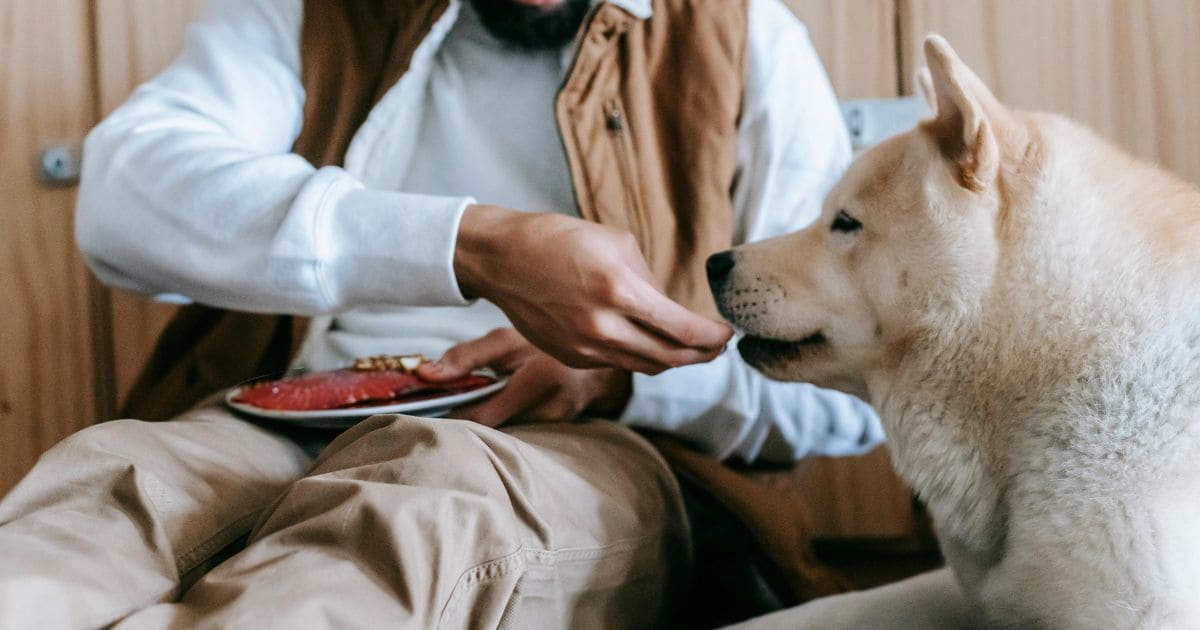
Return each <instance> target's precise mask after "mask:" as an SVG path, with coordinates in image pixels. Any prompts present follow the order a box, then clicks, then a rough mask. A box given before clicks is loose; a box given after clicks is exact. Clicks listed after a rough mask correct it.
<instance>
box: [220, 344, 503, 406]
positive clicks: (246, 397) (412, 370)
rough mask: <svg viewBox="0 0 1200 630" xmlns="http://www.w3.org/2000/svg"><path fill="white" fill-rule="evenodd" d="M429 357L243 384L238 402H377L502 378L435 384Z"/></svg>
mask: <svg viewBox="0 0 1200 630" xmlns="http://www.w3.org/2000/svg"><path fill="white" fill-rule="evenodd" d="M425 361H426V359H425V358H424V357H420V356H419V355H409V356H402V357H369V358H365V359H358V360H357V361H355V363H354V366H353V367H349V368H343V369H340V370H333V371H329V372H315V373H312V374H304V375H301V376H293V377H288V378H283V379H279V380H275V381H265V382H262V383H255V384H253V385H247V386H245V387H243V388H242V389H241V390H240V391H239V392H237V394H236V395H234V396H233V398H232V401H233V402H235V403H240V404H244V405H251V406H253V407H258V408H260V409H271V410H278V411H317V410H326V409H345V408H351V407H364V406H375V405H383V404H391V403H400V402H411V401H416V400H423V399H427V398H437V397H440V396H448V395H451V394H460V393H463V392H469V391H472V390H475V389H479V388H481V387H486V386H488V385H491V384H492V383H495V382H496V379H495V378H492V377H490V376H487V375H483V374H470V375H468V376H466V377H464V378H461V379H457V380H454V381H447V382H442V383H431V382H429V381H426V380H425V379H422V378H421V377H420V376H418V375H417V373H416V368H417V366H419V365H420V364H421V363H423V362H425Z"/></svg>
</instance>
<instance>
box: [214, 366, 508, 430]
mask: <svg viewBox="0 0 1200 630" xmlns="http://www.w3.org/2000/svg"><path fill="white" fill-rule="evenodd" d="M331 371H336V370H331ZM472 374H478V375H480V376H487V377H489V378H494V379H496V381H495V382H494V383H489V384H487V385H485V386H483V387H480V388H478V389H472V390H470V391H466V392H459V393H457V394H450V395H448V396H441V397H439V398H423V399H421V400H413V401H409V402H403V403H390V404H386V405H375V406H372V407H341V408H337V409H307V410H295V409H263V408H262V407H255V406H253V405H248V404H246V403H241V402H236V401H234V400H233V399H234V397H236V396H237V395H238V394H239V393H241V391H242V390H244V389H245V388H246V387H249V384H247V385H238V386H235V387H231V388H229V389H228V390H226V392H225V396H223V400H224V401H225V404H226V405H227V406H229V407H230V408H232V409H235V410H237V411H240V412H242V413H246V414H249V415H252V416H256V417H259V418H268V419H271V420H314V421H318V420H338V419H341V420H349V419H356V418H359V419H361V418H366V417H369V416H374V415H377V414H382V413H400V414H410V415H421V414H420V413H414V412H420V411H427V410H435V409H449V408H451V407H454V406H455V405H457V404H460V403H465V402H470V401H472V400H476V399H478V398H482V397H484V396H487V395H488V394H492V393H495V392H497V391H499V390H501V389H503V388H504V386H505V385H507V384H508V378H506V377H501V376H499V375H497V374H496V373H495V372H492V371H491V370H476V371H474V372H472Z"/></svg>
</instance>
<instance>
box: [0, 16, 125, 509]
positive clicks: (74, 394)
mask: <svg viewBox="0 0 1200 630" xmlns="http://www.w3.org/2000/svg"><path fill="white" fill-rule="evenodd" d="M88 18H89V14H88V11H87V10H86V7H85V6H84V5H83V4H82V3H80V2H77V1H72V0H4V1H3V2H0V350H2V351H3V361H0V494H2V493H3V492H5V491H6V490H7V489H8V488H9V487H10V486H11V485H12V484H13V483H15V482H16V480H17V479H18V478H19V477H20V475H22V474H23V473H24V472H25V470H27V469H28V468H29V466H30V465H32V464H33V461H34V460H35V459H36V458H37V456H38V455H39V454H40V453H41V452H42V451H43V450H45V449H46V448H48V447H49V446H51V445H52V444H54V443H55V442H57V441H58V440H60V439H62V438H63V437H64V436H66V435H67V434H69V433H72V432H74V431H76V430H78V429H80V428H82V427H85V426H87V425H89V424H91V423H92V422H93V421H94V420H95V418H96V409H95V404H96V402H95V401H96V399H97V397H96V390H95V386H96V381H95V379H94V377H95V374H96V372H95V370H94V366H95V365H96V363H97V358H98V353H97V352H96V349H95V348H94V347H93V344H94V342H95V341H96V340H95V339H94V337H93V336H92V322H93V319H94V318H93V315H94V312H95V306H96V305H97V304H98V303H101V302H100V301H99V300H96V299H93V298H94V296H95V294H94V293H93V291H92V287H91V284H90V281H89V275H88V274H87V273H86V272H85V271H84V268H83V265H82V263H81V261H80V258H79V255H78V254H77V253H76V250H75V245H74V241H73V240H72V238H71V233H72V220H71V217H72V206H73V199H74V191H73V190H72V189H70V188H48V187H45V186H42V185H41V184H39V182H38V179H37V169H36V167H35V159H36V156H37V154H38V150H39V149H40V148H42V147H43V146H44V145H47V144H50V143H52V142H57V141H59V140H71V139H75V138H79V137H80V136H82V135H83V133H85V132H86V130H87V129H88V128H89V127H90V126H91V124H92V121H93V119H94V112H93V105H94V97H93V86H92V81H91V66H90V62H89V59H90V50H89V47H88V42H89V38H88V37H87V33H88ZM101 354H102V353H101Z"/></svg>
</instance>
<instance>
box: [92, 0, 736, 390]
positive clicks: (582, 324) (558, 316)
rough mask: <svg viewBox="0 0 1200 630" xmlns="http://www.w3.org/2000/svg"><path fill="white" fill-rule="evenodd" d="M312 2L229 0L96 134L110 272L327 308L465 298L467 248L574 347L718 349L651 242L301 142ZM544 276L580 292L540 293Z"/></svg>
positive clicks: (633, 354) (553, 344) (609, 351)
mask: <svg viewBox="0 0 1200 630" xmlns="http://www.w3.org/2000/svg"><path fill="white" fill-rule="evenodd" d="M301 13H302V2H301V0H217V1H216V2H214V3H213V5H212V6H211V7H210V8H209V10H208V11H207V12H206V14H205V16H204V17H203V18H202V19H201V20H200V21H199V22H198V23H197V24H195V25H194V26H192V27H191V29H190V30H189V34H188V38H187V42H186V45H185V48H184V51H183V53H182V55H181V56H180V58H179V59H178V60H177V61H176V62H175V63H174V64H172V65H171V67H169V68H168V69H167V70H166V71H165V72H164V73H163V74H161V75H160V76H159V77H157V78H155V79H154V80H152V81H150V82H149V83H147V84H146V85H144V86H142V87H141V88H140V89H138V91H137V92H135V94H134V95H133V96H132V97H131V99H130V100H129V101H128V102H127V103H126V104H124V105H123V106H122V107H121V108H119V109H118V110H117V111H116V112H114V113H113V115H112V116H110V117H109V118H108V119H107V120H105V121H104V122H103V123H102V124H100V125H99V126H98V127H97V128H96V129H95V130H94V131H93V132H92V133H91V134H90V136H89V138H88V141H87V145H86V147H85V155H84V168H83V178H82V182H81V188H80V194H79V203H78V210H77V228H76V237H77V241H78V243H79V246H80V249H81V250H82V251H83V252H84V254H85V256H86V257H87V259H88V261H89V263H90V264H91V265H92V267H93V269H94V270H95V271H96V273H97V274H98V275H99V276H100V277H101V278H102V279H103V280H105V281H106V282H108V283H110V284H113V285H116V286H120V287H124V288H127V289H131V290H137V291H141V292H145V293H178V294H183V295H185V296H187V297H189V298H191V299H194V300H197V301H201V302H204V303H207V304H212V305H215V306H220V307H225V308H232V309H238V310H247V311H259V312H278V313H299V314H322V313H332V312H337V311H340V310H344V309H347V308H349V307H352V306H357V305H365V304H403V305H430V306H433V305H454V304H463V303H465V302H466V298H465V297H464V296H463V294H462V293H461V291H460V284H459V280H460V277H459V276H458V275H456V265H457V266H458V267H460V268H462V270H463V276H464V278H466V279H468V280H469V281H470V282H469V283H468V284H469V285H470V286H469V287H468V288H469V289H470V290H471V291H473V292H474V293H475V294H477V295H479V296H482V297H487V298H488V299H491V300H492V301H494V302H495V303H496V304H497V305H499V306H500V307H501V309H503V310H504V311H505V312H506V313H507V314H508V315H509V316H510V318H512V319H513V321H514V323H516V325H517V326H518V328H521V329H523V330H524V331H525V332H526V333H527V334H528V336H529V338H530V340H531V341H533V342H534V343H535V344H537V345H539V346H541V347H543V348H545V349H546V350H547V351H549V352H551V353H552V354H554V355H555V356H557V357H558V358H559V359H561V360H563V361H565V362H567V363H569V364H571V365H579V366H583V365H599V364H606V363H611V364H615V365H619V366H622V367H626V368H629V369H639V370H645V371H650V372H657V371H660V370H662V369H665V368H666V367H670V366H672V365H680V364H684V363H689V362H693V361H698V360H706V359H707V358H709V357H711V356H713V355H714V354H716V352H717V351H718V350H719V348H720V347H721V346H722V345H723V344H724V342H725V341H726V339H727V338H728V336H729V331H728V328H727V327H725V326H724V325H723V324H719V323H715V322H711V321H708V320H706V319H704V318H702V317H699V316H697V315H694V314H691V313H688V312H686V311H684V310H683V309H682V308H681V307H679V306H678V305H675V304H674V303H672V302H670V301H669V300H668V299H667V298H666V297H665V296H663V295H661V294H660V293H658V292H657V291H653V290H652V289H651V285H650V284H649V282H648V281H647V279H646V278H640V277H639V276H640V275H641V274H639V269H641V268H643V267H644V262H643V261H642V260H641V257H640V254H635V255H634V256H633V257H632V258H631V257H629V256H624V257H616V258H614V256H613V255H612V252H613V251H623V250H621V247H620V245H621V244H622V243H623V242H624V241H625V239H623V238H622V236H621V235H619V234H617V235H614V234H612V233H611V232H610V231H605V230H603V229H601V226H595V225H593V224H589V223H586V222H584V221H580V220H574V219H568V218H566V217H559V218H557V219H554V220H553V221H557V223H556V224H555V225H556V226H561V225H562V224H563V222H572V221H573V223H570V227H569V229H568V230H567V231H569V232H571V233H572V239H571V240H570V242H569V243H564V244H565V245H571V247H566V248H564V247H560V248H557V249H555V248H547V247H545V244H544V243H543V242H538V241H536V239H535V237H536V233H533V232H531V231H530V230H527V229H523V226H525V225H526V223H527V222H528V221H529V218H528V217H526V216H524V213H520V212H516V211H512V210H505V209H500V208H490V209H482V208H480V207H479V206H473V205H472V200H471V199H469V198H455V197H440V196H428V195H411V194H404V193H400V192H391V191H381V190H373V189H369V188H367V187H365V186H363V184H362V183H361V182H360V181H358V180H357V179H356V178H355V177H353V176H352V175H350V174H349V173H347V172H346V171H345V170H343V169H340V168H332V167H330V168H323V169H320V170H317V169H315V168H313V166H312V165H310V164H309V163H307V162H306V161H305V160H304V159H302V158H301V157H299V156H297V155H295V154H292V153H291V152H290V147H291V145H292V143H293V142H294V141H295V138H296V136H297V135H298V133H299V129H300V125H301V122H302V117H303V104H304V94H303V87H302V85H301V83H300V79H299V72H300V67H299V66H300V52H299V39H300V29H301V19H302V15H301ZM468 208H473V209H475V210H476V211H475V212H471V213H468V212H467V210H468ZM468 215H469V216H468ZM485 219H486V220H487V221H486V225H485V226H483V228H486V229H481V226H480V224H479V222H480V221H483V220H485ZM546 221H552V220H546ZM460 227H462V228H463V230H462V231H461V232H460ZM502 227H503V228H505V229H500V228H502ZM510 234H515V235H516V236H517V237H518V238H515V239H514V238H507V239H506V238H505V235H510ZM460 235H465V236H467V237H468V238H466V239H465V240H464V242H463V243H459V236H460ZM489 245H490V246H489ZM464 246H465V247H464ZM479 252H486V253H487V255H488V258H487V259H486V260H485V261H483V262H482V264H481V263H480V261H479V256H478V254H479ZM564 256H566V257H567V258H566V259H564V258H563V257H564ZM568 263H569V264H568ZM480 267H492V268H510V269H515V270H518V271H519V270H521V269H523V268H526V267H528V268H530V269H540V270H545V269H550V270H558V271H561V272H562V273H557V274H547V275H546V276H545V277H543V278H541V282H540V283H539V284H538V285H537V286H536V287H528V286H525V285H526V284H528V281H529V275H528V274H524V275H522V274H520V273H517V274H513V275H504V274H481V273H478V271H477V270H478V269H479V268H480ZM568 272H576V273H574V274H573V275H572V274H571V273H568ZM581 274H582V276H581ZM580 287H598V289H597V290H592V291H581V290H580ZM531 289H532V290H534V291H535V292H536V293H538V294H540V295H542V296H547V295H550V296H570V297H571V299H568V300H563V301H560V302H556V303H555V308H551V309H537V308H529V307H528V304H527V303H526V302H528V300H526V299H525V296H526V295H527V294H528V293H529V292H530V290H531ZM646 313H649V314H651V315H653V317H647V316H646ZM598 324H603V325H598ZM664 329H665V331H664ZM655 331H657V332H658V333H659V334H656V333H655Z"/></svg>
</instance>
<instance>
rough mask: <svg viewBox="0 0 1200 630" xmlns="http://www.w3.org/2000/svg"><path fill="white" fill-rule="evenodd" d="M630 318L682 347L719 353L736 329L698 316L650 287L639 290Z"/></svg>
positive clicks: (632, 302)
mask: <svg viewBox="0 0 1200 630" xmlns="http://www.w3.org/2000/svg"><path fill="white" fill-rule="evenodd" d="M636 290H637V292H638V293H637V297H636V298H635V299H633V300H631V304H630V311H629V315H630V316H631V317H632V318H633V319H634V320H636V321H637V322H638V323H640V324H641V325H643V326H645V327H646V328H649V329H650V330H652V331H654V332H655V333H658V334H659V335H661V336H662V337H664V338H665V339H667V340H668V341H670V342H673V343H675V344H678V345H680V346H684V347H687V348H696V349H702V350H717V349H720V348H722V347H724V346H725V344H726V343H727V342H728V341H729V338H730V337H732V336H733V328H731V327H730V326H729V324H726V323H724V322H719V321H713V320H711V319H708V318H707V317H704V316H702V315H697V314H696V313H693V312H691V311H689V310H688V309H686V308H684V307H683V306H682V305H680V304H678V303H676V302H674V301H672V300H671V299H670V298H668V297H667V296H665V295H663V294H662V293H659V292H658V290H657V289H655V288H654V287H653V286H651V285H643V286H640V287H638V288H637V289H636Z"/></svg>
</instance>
